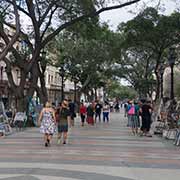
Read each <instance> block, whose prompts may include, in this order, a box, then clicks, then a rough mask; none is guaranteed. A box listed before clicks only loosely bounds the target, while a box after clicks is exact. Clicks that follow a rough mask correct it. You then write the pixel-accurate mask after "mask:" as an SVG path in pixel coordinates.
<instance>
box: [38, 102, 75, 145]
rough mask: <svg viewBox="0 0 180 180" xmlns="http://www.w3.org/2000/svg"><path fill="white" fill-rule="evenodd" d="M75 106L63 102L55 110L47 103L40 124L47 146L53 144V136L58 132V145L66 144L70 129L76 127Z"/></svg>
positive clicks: (40, 116)
mask: <svg viewBox="0 0 180 180" xmlns="http://www.w3.org/2000/svg"><path fill="white" fill-rule="evenodd" d="M75 116H76V113H75V105H74V103H72V102H71V101H68V100H66V99H65V100H63V101H62V103H60V104H59V106H58V107H57V108H56V109H55V108H53V107H52V104H51V103H49V102H47V103H46V105H45V107H44V108H43V109H42V110H41V112H40V115H39V119H38V124H39V126H40V132H41V133H43V134H44V141H45V146H46V147H48V146H50V144H51V140H52V137H53V134H54V133H55V132H56V129H57V131H58V135H57V144H60V143H61V142H62V143H63V144H66V140H67V133H68V128H69V127H71V126H74V118H75Z"/></svg>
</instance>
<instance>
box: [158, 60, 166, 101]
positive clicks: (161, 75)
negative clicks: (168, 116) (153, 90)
mask: <svg viewBox="0 0 180 180" xmlns="http://www.w3.org/2000/svg"><path fill="white" fill-rule="evenodd" d="M164 69H165V68H164V66H163V64H162V63H161V64H160V68H159V72H160V78H161V99H162V100H163V74H164Z"/></svg>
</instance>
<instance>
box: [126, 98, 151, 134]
mask: <svg viewBox="0 0 180 180" xmlns="http://www.w3.org/2000/svg"><path fill="white" fill-rule="evenodd" d="M124 109H125V114H124V115H125V117H128V123H127V126H128V127H131V130H132V134H133V135H136V134H139V135H140V136H148V137H151V136H152V135H151V134H150V127H151V123H152V120H151V115H152V112H153V107H152V104H151V102H150V101H149V100H142V101H139V102H136V101H131V100H130V101H128V102H127V103H125V104H124Z"/></svg>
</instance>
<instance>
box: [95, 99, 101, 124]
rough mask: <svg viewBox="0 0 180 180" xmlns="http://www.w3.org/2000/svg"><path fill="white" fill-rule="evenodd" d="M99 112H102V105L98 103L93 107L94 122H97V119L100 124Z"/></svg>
mask: <svg viewBox="0 0 180 180" xmlns="http://www.w3.org/2000/svg"><path fill="white" fill-rule="evenodd" d="M101 110H102V105H101V104H100V103H99V101H98V102H97V104H96V105H95V122H96V120H97V117H98V119H99V122H101Z"/></svg>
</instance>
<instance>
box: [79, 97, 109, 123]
mask: <svg viewBox="0 0 180 180" xmlns="http://www.w3.org/2000/svg"><path fill="white" fill-rule="evenodd" d="M79 113H80V116H81V123H82V126H84V123H85V120H86V122H87V123H88V124H90V125H94V123H96V122H97V120H99V122H101V114H103V122H109V113H110V106H109V103H108V102H107V101H105V102H104V104H102V103H100V102H99V101H96V102H92V103H89V104H85V103H83V102H81V105H80V110H79Z"/></svg>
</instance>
